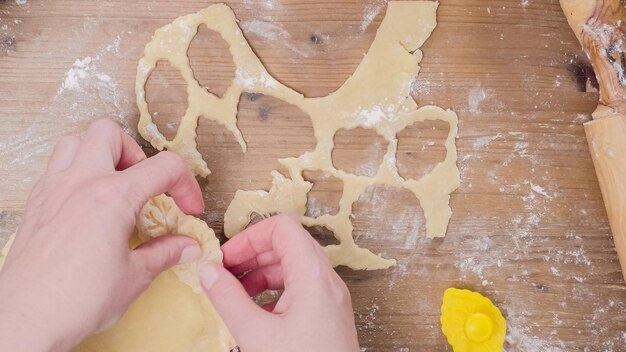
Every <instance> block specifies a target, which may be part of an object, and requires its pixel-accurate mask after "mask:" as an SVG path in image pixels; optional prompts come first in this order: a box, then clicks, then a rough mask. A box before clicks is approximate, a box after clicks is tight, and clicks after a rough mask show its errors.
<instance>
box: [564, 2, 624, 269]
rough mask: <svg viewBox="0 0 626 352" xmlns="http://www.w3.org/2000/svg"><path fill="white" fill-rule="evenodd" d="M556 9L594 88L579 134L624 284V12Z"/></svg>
mask: <svg viewBox="0 0 626 352" xmlns="http://www.w3.org/2000/svg"><path fill="white" fill-rule="evenodd" d="M561 7H562V8H563V12H565V16H566V17H567V22H568V23H569V25H570V26H571V27H572V29H573V30H574V33H576V37H578V40H579V41H580V43H581V44H582V46H583V49H584V51H585V53H586V54H587V55H588V57H589V60H590V61H591V65H592V66H593V69H594V71H595V73H596V77H597V78H598V83H599V84H600V102H599V104H598V108H597V109H596V111H595V112H594V113H593V115H592V116H593V121H591V122H589V123H587V124H585V133H586V134H587V141H588V142H589V149H590V151H591V156H592V158H593V163H594V165H595V168H596V174H597V176H598V181H599V182H600V189H601V190H602V197H603V199H604V205H605V206H606V211H607V213H608V216H609V222H610V224H611V230H612V231H613V240H614V242H615V248H616V249H617V254H618V255H619V260H620V264H621V266H622V275H623V276H624V280H626V71H625V70H626V58H625V54H626V35H625V29H626V9H624V7H623V6H622V4H621V3H620V0H561Z"/></svg>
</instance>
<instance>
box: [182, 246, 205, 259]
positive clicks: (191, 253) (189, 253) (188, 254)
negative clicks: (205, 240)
mask: <svg viewBox="0 0 626 352" xmlns="http://www.w3.org/2000/svg"><path fill="white" fill-rule="evenodd" d="M200 257H202V250H201V249H200V247H199V246H197V245H192V246H188V247H185V248H184V249H183V251H182V252H181V253H180V260H178V264H189V263H192V262H195V261H196V260H198V259H200Z"/></svg>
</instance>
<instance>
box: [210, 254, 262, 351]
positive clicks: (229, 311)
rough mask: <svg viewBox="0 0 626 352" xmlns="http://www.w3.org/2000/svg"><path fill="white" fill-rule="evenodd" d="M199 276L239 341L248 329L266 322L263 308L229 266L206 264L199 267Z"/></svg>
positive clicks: (218, 310)
mask: <svg viewBox="0 0 626 352" xmlns="http://www.w3.org/2000/svg"><path fill="white" fill-rule="evenodd" d="M199 277H200V283H201V284H202V287H203V288H204V292H205V293H206V294H207V296H208V297H209V299H210V300H211V303H213V307H215V310H216V311H217V312H218V314H219V315H220V316H221V317H222V319H223V320H224V323H226V326H227V327H228V330H230V332H231V333H232V335H233V337H234V338H235V340H236V341H240V340H241V341H243V340H245V336H246V333H248V331H249V329H255V328H258V326H263V325H264V324H262V320H263V319H264V318H265V317H264V316H263V314H264V312H263V310H262V309H261V308H260V307H259V306H257V305H256V304H255V303H254V301H253V300H252V299H251V298H250V296H248V293H247V292H246V290H245V289H244V288H243V286H242V285H241V283H240V282H239V280H237V278H236V277H234V276H233V275H232V274H231V273H229V272H228V271H227V270H226V269H224V268H223V267H221V266H219V265H216V264H206V265H204V266H203V267H202V268H200V271H199Z"/></svg>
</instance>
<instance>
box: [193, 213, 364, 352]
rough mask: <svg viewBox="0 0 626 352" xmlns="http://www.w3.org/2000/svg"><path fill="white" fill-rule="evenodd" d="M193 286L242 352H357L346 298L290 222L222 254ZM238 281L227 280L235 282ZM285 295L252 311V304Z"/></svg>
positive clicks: (272, 225) (256, 230)
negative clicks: (272, 294) (269, 293)
mask: <svg viewBox="0 0 626 352" xmlns="http://www.w3.org/2000/svg"><path fill="white" fill-rule="evenodd" d="M222 251H223V252H224V267H221V266H219V265H215V264H207V265H206V266H204V267H203V268H202V269H201V270H200V281H201V282H202V286H203V287H204V290H205V292H206V294H207V295H208V296H209V298H210V300H211V302H212V303H213V306H214V307H215V309H216V310H217V312H218V313H219V314H220V316H221V317H222V319H223V320H224V322H225V323H226V325H227V326H228V328H229V330H230V332H231V334H232V335H233V337H234V338H235V340H236V341H237V343H238V345H239V347H240V348H241V350H242V351H244V352H280V351H315V352H318V351H325V352H332V351H337V352H358V351H359V342H358V339H357V333H356V327H355V324H354V312H353V311H352V303H351V301H350V292H349V291H348V288H347V287H346V284H345V283H344V282H343V281H342V280H341V278H340V277H339V275H337V273H335V271H334V269H333V268H332V266H331V264H330V262H329V261H328V259H327V258H326V255H325V254H324V251H323V250H322V247H321V246H320V245H319V244H318V243H317V242H316V241H315V240H314V239H313V238H312V237H311V236H310V235H309V234H308V232H307V231H306V230H305V229H304V228H303V227H302V225H301V224H300V222H299V221H298V219H297V218H296V217H292V216H289V215H278V216H275V217H272V218H270V219H267V220H265V221H262V222H260V223H258V224H256V225H253V226H251V227H249V228H248V229H247V230H245V231H243V232H242V233H240V234H239V235H237V236H235V237H234V238H233V239H231V240H230V241H228V242H227V243H226V244H224V246H222ZM242 274H243V276H241V277H240V278H239V279H237V277H235V276H234V275H242ZM266 290H284V292H283V294H282V296H281V297H280V299H279V300H278V301H277V302H275V303H272V304H268V305H266V306H264V307H259V306H258V305H256V304H255V303H254V301H253V300H252V299H251V297H254V296H255V295H257V294H259V293H261V292H264V291H266Z"/></svg>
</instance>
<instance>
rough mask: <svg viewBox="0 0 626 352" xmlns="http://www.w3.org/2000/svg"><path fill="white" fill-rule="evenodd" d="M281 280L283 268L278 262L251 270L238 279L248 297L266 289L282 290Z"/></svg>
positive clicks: (282, 282)
mask: <svg viewBox="0 0 626 352" xmlns="http://www.w3.org/2000/svg"><path fill="white" fill-rule="evenodd" d="M283 280H284V279H283V269H282V267H281V266H280V264H274V265H270V266H264V267H262V268H258V269H255V270H252V271H251V272H249V273H247V274H246V275H244V276H243V277H242V278H240V279H239V281H240V282H241V285H242V286H243V288H244V289H245V290H246V292H248V295H249V296H250V297H254V296H256V295H258V294H259V293H262V292H265V291H267V290H283V289H284V288H285V284H284V281H283Z"/></svg>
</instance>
